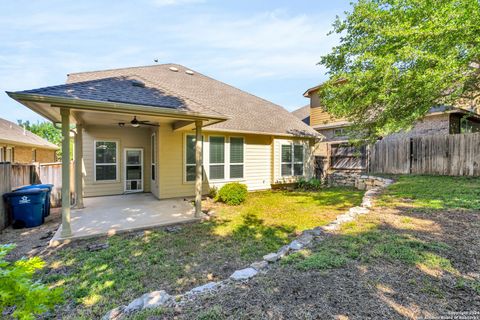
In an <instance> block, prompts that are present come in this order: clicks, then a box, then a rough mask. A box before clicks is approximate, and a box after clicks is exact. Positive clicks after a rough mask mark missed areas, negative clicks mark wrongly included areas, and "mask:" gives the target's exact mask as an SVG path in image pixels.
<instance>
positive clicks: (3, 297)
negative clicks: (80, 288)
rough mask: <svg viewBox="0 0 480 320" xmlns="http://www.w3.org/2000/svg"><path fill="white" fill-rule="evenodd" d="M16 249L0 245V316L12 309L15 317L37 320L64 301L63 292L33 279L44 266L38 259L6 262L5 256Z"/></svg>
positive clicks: (13, 246) (8, 245)
mask: <svg viewBox="0 0 480 320" xmlns="http://www.w3.org/2000/svg"><path fill="white" fill-rule="evenodd" d="M14 248H15V245H13V244H6V245H0V283H1V284H2V285H1V286H0V314H2V313H3V312H4V310H5V309H9V308H13V310H11V311H12V316H13V317H14V318H16V319H25V320H27V319H35V315H39V314H42V313H44V312H46V311H49V310H52V309H53V308H54V306H55V304H58V303H60V302H61V301H62V300H63V297H62V294H63V289H61V288H49V287H47V286H45V285H43V284H42V283H40V282H38V281H34V280H33V276H34V274H35V272H36V271H38V270H40V269H42V268H43V267H44V266H45V262H44V261H43V260H41V259H40V258H39V257H33V258H29V259H26V258H22V259H20V260H17V261H15V262H9V261H7V260H6V259H5V257H6V255H7V254H8V253H9V252H10V251H12V250H13V249H14Z"/></svg>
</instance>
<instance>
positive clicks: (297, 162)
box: [292, 143, 305, 177]
mask: <svg viewBox="0 0 480 320" xmlns="http://www.w3.org/2000/svg"><path fill="white" fill-rule="evenodd" d="M295 146H301V147H302V161H295ZM292 163H293V164H292V174H293V176H294V177H303V176H304V175H305V146H304V145H303V144H301V143H294V144H293V145H292ZM296 164H301V165H302V174H300V175H296V174H295V165H296Z"/></svg>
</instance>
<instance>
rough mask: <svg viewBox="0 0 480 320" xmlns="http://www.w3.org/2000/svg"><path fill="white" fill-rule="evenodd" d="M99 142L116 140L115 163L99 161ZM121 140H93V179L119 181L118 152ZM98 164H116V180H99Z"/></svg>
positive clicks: (100, 181) (109, 181)
mask: <svg viewBox="0 0 480 320" xmlns="http://www.w3.org/2000/svg"><path fill="white" fill-rule="evenodd" d="M97 142H115V163H97ZM118 148H119V142H118V140H114V139H95V140H93V179H94V180H93V181H94V182H95V183H112V182H119V181H120V175H119V172H120V170H119V168H118V167H119V165H120V158H119V156H118V155H119V153H118ZM97 165H112V166H116V174H115V175H116V179H115V180H97Z"/></svg>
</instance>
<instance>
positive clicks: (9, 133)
mask: <svg viewBox="0 0 480 320" xmlns="http://www.w3.org/2000/svg"><path fill="white" fill-rule="evenodd" d="M58 149H59V147H57V146H56V145H55V144H53V143H51V142H48V141H47V140H45V139H43V138H40V137H39V136H37V135H36V134H33V133H31V132H30V131H28V130H25V129H24V128H23V127H21V126H19V125H17V124H15V123H13V122H10V121H7V120H5V119H1V118H0V162H12V163H32V162H40V163H48V162H55V161H56V152H57V150H58Z"/></svg>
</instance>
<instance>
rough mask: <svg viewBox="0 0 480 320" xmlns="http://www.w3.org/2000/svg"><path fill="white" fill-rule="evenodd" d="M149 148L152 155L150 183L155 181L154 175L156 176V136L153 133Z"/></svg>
mask: <svg viewBox="0 0 480 320" xmlns="http://www.w3.org/2000/svg"><path fill="white" fill-rule="evenodd" d="M150 143H151V146H150V150H151V153H152V156H151V162H152V181H155V179H156V174H157V171H156V169H157V135H156V134H155V133H154V134H152V137H151V141H150Z"/></svg>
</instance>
